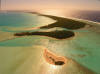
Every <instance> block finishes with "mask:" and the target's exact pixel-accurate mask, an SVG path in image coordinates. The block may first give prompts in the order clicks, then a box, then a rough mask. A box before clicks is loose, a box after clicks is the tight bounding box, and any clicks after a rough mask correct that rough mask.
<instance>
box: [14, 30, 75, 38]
mask: <svg viewBox="0 0 100 74" xmlns="http://www.w3.org/2000/svg"><path fill="white" fill-rule="evenodd" d="M14 35H15V36H30V35H40V36H48V37H53V38H57V39H66V38H70V37H73V36H74V35H75V34H74V32H71V31H65V30H63V31H51V32H22V33H16V34H14Z"/></svg>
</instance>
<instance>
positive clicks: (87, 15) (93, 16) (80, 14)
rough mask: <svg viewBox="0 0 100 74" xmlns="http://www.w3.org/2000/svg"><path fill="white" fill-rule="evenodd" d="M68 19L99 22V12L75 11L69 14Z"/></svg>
mask: <svg viewBox="0 0 100 74" xmlns="http://www.w3.org/2000/svg"><path fill="white" fill-rule="evenodd" d="M70 17H74V18H79V19H84V20H90V21H94V22H100V11H92V10H91V11H85V10H84V11H75V12H72V13H71V15H70Z"/></svg>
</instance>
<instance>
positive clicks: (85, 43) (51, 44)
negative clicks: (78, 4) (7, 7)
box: [0, 12, 100, 74]
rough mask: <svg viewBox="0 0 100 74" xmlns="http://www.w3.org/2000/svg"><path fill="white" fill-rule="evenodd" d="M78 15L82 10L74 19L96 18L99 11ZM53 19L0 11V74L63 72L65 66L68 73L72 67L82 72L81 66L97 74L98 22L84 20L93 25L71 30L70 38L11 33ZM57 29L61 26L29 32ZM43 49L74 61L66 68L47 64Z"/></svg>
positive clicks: (99, 53)
mask: <svg viewBox="0 0 100 74" xmlns="http://www.w3.org/2000/svg"><path fill="white" fill-rule="evenodd" d="M90 13H91V14H90ZM77 14H78V13H77ZM86 14H88V15H86ZM93 14H95V15H93ZM79 15H82V16H83V13H80V14H78V15H77V16H74V15H73V16H74V18H76V17H78V18H80V19H86V20H91V21H97V22H99V21H100V20H99V17H98V16H97V15H99V12H98V14H97V13H94V12H93V13H92V12H88V13H85V12H84V18H83V17H79ZM90 15H92V16H90ZM86 16H87V17H88V18H86ZM93 16H95V17H94V18H95V19H94V18H91V17H93ZM96 16H97V17H96ZM54 22H55V20H53V19H51V18H48V17H44V16H39V15H37V14H31V13H23V12H21V13H20V12H17V13H16V12H15V13H13V12H10V13H0V74H66V73H67V71H66V69H68V71H69V72H72V70H71V69H73V71H78V72H80V73H79V74H82V72H81V71H80V68H82V69H81V70H82V71H84V70H85V69H87V71H88V70H89V71H91V72H94V73H98V74H100V31H99V30H100V24H98V23H94V22H88V21H84V23H87V24H91V25H92V26H93V27H86V28H83V29H80V30H75V31H74V32H75V37H73V38H71V39H64V40H59V39H55V38H51V37H47V36H39V35H34V36H24V37H15V36H14V34H15V33H16V32H25V31H26V28H31V27H40V26H44V25H48V24H51V23H54ZM61 29H63V28H54V29H43V30H42V29H41V30H40V29H36V30H32V31H42V32H43V31H44V32H48V31H49V32H50V31H52V30H61ZM44 49H48V50H50V51H52V52H53V53H55V54H59V55H60V56H65V57H66V58H68V59H71V61H73V60H74V61H73V62H74V63H71V65H70V66H69V68H67V66H66V67H62V66H56V67H55V66H53V65H51V64H48V63H47V62H46V61H45V60H44V58H43V53H44ZM75 61H76V62H77V64H76V63H75ZM68 63H69V62H68ZM69 64H70V63H69ZM59 71H60V72H59ZM55 72H57V73H55ZM73 73H75V72H73Z"/></svg>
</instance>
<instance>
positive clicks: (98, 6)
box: [2, 0, 100, 10]
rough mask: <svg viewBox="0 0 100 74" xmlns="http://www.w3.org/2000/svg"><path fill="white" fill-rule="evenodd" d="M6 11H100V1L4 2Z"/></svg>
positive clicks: (46, 0)
mask: <svg viewBox="0 0 100 74" xmlns="http://www.w3.org/2000/svg"><path fill="white" fill-rule="evenodd" d="M2 9H6V10H47V9H58V10H59V9H63V10H65V9H69V10H77V9H79V10H100V0H2Z"/></svg>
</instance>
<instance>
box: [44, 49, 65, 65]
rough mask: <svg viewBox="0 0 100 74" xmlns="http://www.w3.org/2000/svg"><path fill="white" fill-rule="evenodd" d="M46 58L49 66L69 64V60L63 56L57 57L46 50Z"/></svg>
mask: <svg viewBox="0 0 100 74" xmlns="http://www.w3.org/2000/svg"><path fill="white" fill-rule="evenodd" d="M44 58H45V60H46V61H47V62H48V63H49V64H53V65H64V64H65V63H66V62H67V59H66V58H65V57H62V56H57V55H55V54H54V53H52V52H50V51H49V50H47V49H45V50H44Z"/></svg>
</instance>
